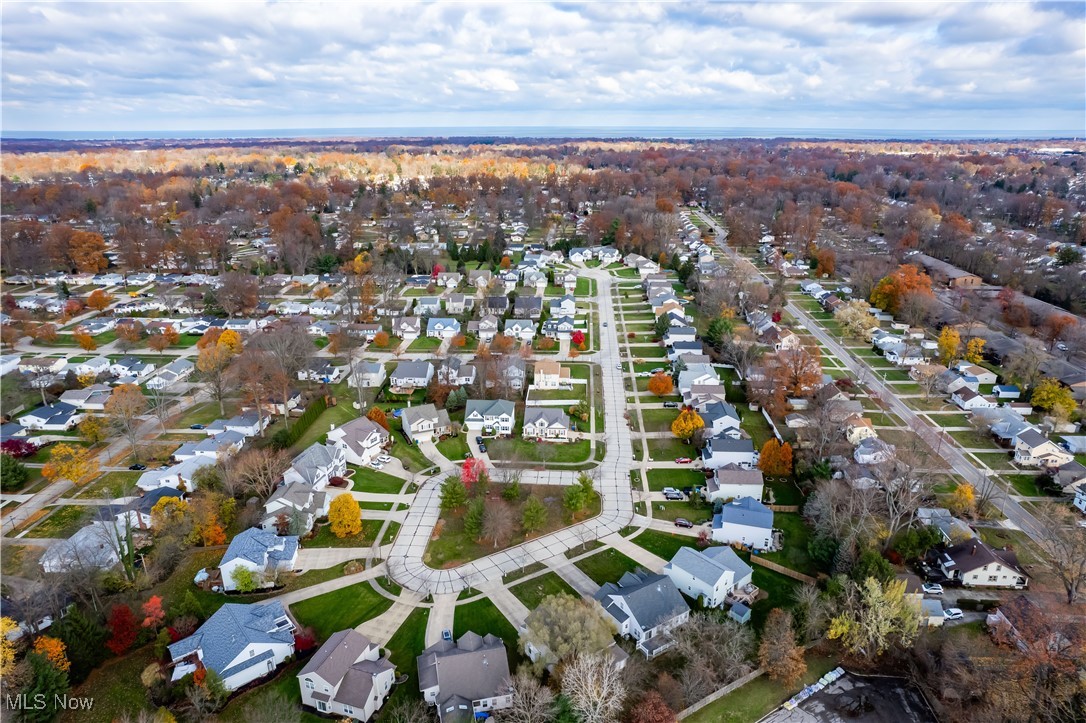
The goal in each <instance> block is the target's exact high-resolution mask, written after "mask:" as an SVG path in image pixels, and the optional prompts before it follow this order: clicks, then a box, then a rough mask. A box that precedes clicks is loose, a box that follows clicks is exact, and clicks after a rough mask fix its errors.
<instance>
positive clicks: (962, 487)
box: [947, 482, 977, 516]
mask: <svg viewBox="0 0 1086 723" xmlns="http://www.w3.org/2000/svg"><path fill="white" fill-rule="evenodd" d="M947 507H949V508H950V511H951V512H953V513H954V514H956V515H969V516H972V515H973V513H974V512H976V509H977V490H976V488H975V487H973V485H971V484H969V483H968V482H962V483H960V484H958V486H957V487H955V488H954V491H953V492H951V493H950V499H949V500H948V501H947Z"/></svg>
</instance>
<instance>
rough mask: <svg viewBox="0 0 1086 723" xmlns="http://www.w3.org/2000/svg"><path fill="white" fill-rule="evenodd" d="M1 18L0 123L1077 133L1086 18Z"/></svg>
mask: <svg viewBox="0 0 1086 723" xmlns="http://www.w3.org/2000/svg"><path fill="white" fill-rule="evenodd" d="M1071 5H1077V4H1076V3H1072V4H1071ZM0 21H2V25H0V32H2V35H0V52H2V56H3V57H2V61H3V63H2V69H3V75H2V76H0V84H2V88H0V90H2V91H3V92H2V110H3V116H2V117H3V127H4V129H5V130H13V129H18V130H36V131H48V130H80V129H94V130H189V129H192V130H195V129H209V130H214V129H261V128H287V127H320V126H324V127H372V126H393V125H409V126H414V127H424V126H466V125H476V126H511V125H523V124H528V125H536V124H538V123H541V122H547V123H552V122H553V123H561V124H563V125H567V126H574V125H575V126H614V125H620V126H627V127H637V126H647V125H663V126H668V127H676V128H681V127H691V126H697V125H709V126H721V125H735V126H748V127H758V126H769V127H775V128H789V127H795V126H796V125H797V123H798V121H797V120H796V119H802V122H803V124H805V125H812V126H814V127H854V128H857V129H863V128H885V129H888V130H894V129H902V130H910V129H917V130H922V129H930V130H942V129H948V130H950V129H953V130H960V129H976V130H1008V131H1016V130H1018V131H1023V132H1045V131H1077V132H1078V133H1079V134H1086V128H1084V127H1083V126H1084V124H1086V121H1084V115H1086V114H1084V113H1083V110H1084V108H1086V51H1084V40H1083V39H1084V37H1086V19H1084V17H1083V13H1082V12H1081V11H1076V10H1075V9H1073V8H1072V9H1069V8H1067V7H1066V4H1060V3H1054V4H1030V3H1004V4H980V3H968V4H952V3H934V4H926V3H877V2H871V3H828V4H817V3H806V2H805V3H794V4H785V3H756V4H755V3H749V4H748V3H678V4H671V3H663V4H654V3H621V4H612V3H584V4H572V3H557V4H548V3H543V2H540V3H525V4H517V5H513V4H482V3H480V4H466V3H427V4H396V5H392V4H369V3H337V2H330V3H321V4H309V3H305V4H302V3H282V2H268V3H265V4H262V5H261V4H255V3H251V2H244V3H243V2H230V1H229V0H227V1H225V2H218V3H203V2H201V3H154V4H152V3H147V4H134V3H132V4H130V3H124V4H111V3H38V4H35V3H32V2H24V3H4V4H3V5H2V6H0Z"/></svg>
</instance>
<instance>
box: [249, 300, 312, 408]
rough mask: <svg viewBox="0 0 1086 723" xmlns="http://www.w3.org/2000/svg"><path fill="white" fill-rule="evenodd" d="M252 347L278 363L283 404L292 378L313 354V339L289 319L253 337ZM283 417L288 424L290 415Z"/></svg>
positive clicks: (296, 376) (300, 326)
mask: <svg viewBox="0 0 1086 723" xmlns="http://www.w3.org/2000/svg"><path fill="white" fill-rule="evenodd" d="M253 347H254V348H256V349H262V350H263V351H265V352H266V353H267V354H268V355H269V356H270V357H271V358H272V359H274V360H275V362H276V363H277V364H278V367H279V369H280V370H281V372H282V374H281V375H278V378H279V381H280V385H281V391H282V397H283V403H284V404H285V403H286V400H287V396H288V395H289V393H290V386H291V384H292V382H293V380H295V379H297V378H298V372H299V371H301V370H302V369H304V368H305V367H306V365H308V364H309V360H310V358H312V356H313V352H314V349H315V348H314V346H313V340H312V339H311V338H310V337H309V333H308V332H307V331H306V329H305V327H304V326H303V325H302V324H300V323H298V322H293V321H291V322H287V323H284V324H279V325H278V326H276V327H275V328H274V329H271V330H268V331H264V332H263V333H261V334H259V335H258V336H256V337H254V338H253ZM284 417H285V418H286V419H287V426H289V425H290V422H289V420H290V415H289V414H287V415H284Z"/></svg>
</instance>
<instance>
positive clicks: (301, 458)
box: [290, 442, 335, 484]
mask: <svg viewBox="0 0 1086 723" xmlns="http://www.w3.org/2000/svg"><path fill="white" fill-rule="evenodd" d="M334 460H335V446H334V445H331V444H321V443H319V442H314V443H313V444H311V445H309V446H308V447H306V448H305V449H303V450H302V451H301V452H299V453H298V456H296V457H295V458H294V459H292V460H291V462H290V466H291V468H292V469H293V470H294V471H295V472H297V473H298V474H299V475H301V477H302V479H304V480H305V481H306V482H309V483H310V484H313V483H315V482H316V481H317V477H318V470H319V469H320V468H321V467H329V466H331V465H332V462H333V461H334Z"/></svg>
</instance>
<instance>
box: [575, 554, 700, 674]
mask: <svg viewBox="0 0 1086 723" xmlns="http://www.w3.org/2000/svg"><path fill="white" fill-rule="evenodd" d="M595 598H596V600H598V601H599V603H600V604H601V605H603V610H604V612H606V613H607V614H608V615H610V616H611V618H612V619H613V620H614V621H615V624H616V625H617V626H618V631H619V633H620V634H622V635H623V636H625V637H628V638H633V639H634V640H636V641H637V649H638V650H640V651H641V652H642V653H644V654H645V655H646V656H647V657H649V658H654V657H656V656H657V655H659V654H660V653H662V652H664V651H666V650H667V649H668V648H670V647H672V646H673V645H674V644H675V640H674V639H673V638H672V637H671V631H672V630H673V629H675V628H677V627H679V626H680V625H682V624H683V623H685V622H686V621H687V619H688V618H689V617H690V606H689V605H687V604H686V600H684V599H683V596H682V594H681V593H680V592H679V590H678V588H676V587H675V583H673V582H672V581H671V579H670V578H668V577H666V576H664V575H656V574H652V573H648V572H645V571H644V570H640V569H639V570H638V571H636V572H627V573H626V574H625V575H623V576H622V577H621V578H620V579H619V581H618V582H617V583H613V582H608V583H604V585H603V587H601V588H600V589H599V591H598V592H597V593H596V595H595Z"/></svg>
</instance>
